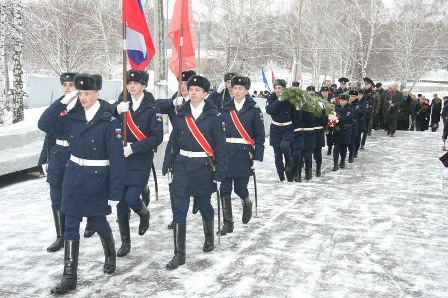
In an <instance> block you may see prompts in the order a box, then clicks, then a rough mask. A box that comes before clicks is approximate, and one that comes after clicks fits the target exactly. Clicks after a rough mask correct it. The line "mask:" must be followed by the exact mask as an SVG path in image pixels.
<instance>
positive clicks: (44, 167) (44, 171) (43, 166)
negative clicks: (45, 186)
mask: <svg viewBox="0 0 448 298" xmlns="http://www.w3.org/2000/svg"><path fill="white" fill-rule="evenodd" d="M41 167H42V172H43V173H44V175H45V176H47V169H48V165H47V164H46V163H44V164H43V165H41Z"/></svg>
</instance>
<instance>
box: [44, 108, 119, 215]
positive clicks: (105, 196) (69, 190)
mask: <svg viewBox="0 0 448 298" xmlns="http://www.w3.org/2000/svg"><path fill="white" fill-rule="evenodd" d="M100 105H101V106H100V109H99V110H98V112H97V113H96V114H95V116H94V118H93V119H92V120H91V121H89V122H87V120H86V116H85V112H84V108H83V107H82V106H81V105H79V106H77V107H75V108H73V109H72V110H71V112H70V113H68V114H67V115H65V116H59V115H60V113H61V112H62V111H63V110H64V109H65V108H66V105H64V104H62V103H61V102H60V101H59V100H58V101H55V102H54V103H53V104H52V105H51V106H50V107H48V109H47V110H45V111H44V113H43V114H42V116H41V118H40V119H39V122H38V126H39V128H40V129H41V130H43V131H45V132H46V133H50V134H52V133H55V131H56V130H58V129H60V130H61V131H63V132H64V134H65V135H66V136H67V139H68V142H69V150H70V153H71V154H72V155H74V156H76V157H78V158H83V159H88V160H109V163H110V165H109V166H80V165H78V164H76V163H74V162H72V161H71V160H69V161H68V162H67V167H66V171H65V176H64V182H63V185H62V204H61V211H62V212H63V213H64V214H67V215H71V216H77V217H86V216H103V215H107V214H110V213H111V208H110V206H109V205H108V200H115V201H119V200H120V198H121V197H122V195H123V172H124V156H123V144H122V137H121V128H120V123H119V122H118V120H117V119H115V118H114V117H112V114H111V112H110V109H111V108H110V105H109V104H108V103H107V102H105V101H103V100H100Z"/></svg>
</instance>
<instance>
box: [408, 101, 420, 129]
mask: <svg viewBox="0 0 448 298" xmlns="http://www.w3.org/2000/svg"><path fill="white" fill-rule="evenodd" d="M411 98H412V103H411V128H410V129H409V130H412V131H414V128H415V119H416V115H417V111H418V110H419V109H420V103H419V101H418V98H417V96H416V95H415V94H414V95H411Z"/></svg>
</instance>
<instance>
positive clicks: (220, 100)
mask: <svg viewBox="0 0 448 298" xmlns="http://www.w3.org/2000/svg"><path fill="white" fill-rule="evenodd" d="M236 75H238V74H237V73H235V72H228V73H226V74H225V75H224V82H223V83H222V84H221V85H220V86H219V87H218V89H216V90H215V91H213V92H212V93H211V94H210V95H209V96H208V99H209V100H211V101H213V102H214V104H215V105H216V106H217V107H218V110H219V111H220V112H221V111H222V107H223V106H224V105H225V104H226V103H228V102H229V101H231V100H232V97H233V91H232V82H231V80H232V78H233V77H234V76H236Z"/></svg>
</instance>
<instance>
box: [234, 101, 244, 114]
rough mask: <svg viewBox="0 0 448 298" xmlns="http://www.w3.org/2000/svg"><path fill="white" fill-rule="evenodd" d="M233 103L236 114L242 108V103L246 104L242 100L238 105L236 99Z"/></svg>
mask: <svg viewBox="0 0 448 298" xmlns="http://www.w3.org/2000/svg"><path fill="white" fill-rule="evenodd" d="M234 102H235V109H236V111H237V112H239V111H240V110H241V109H242V108H243V106H244V103H245V102H246V98H243V100H242V101H241V102H240V103H238V102H237V101H236V99H234Z"/></svg>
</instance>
